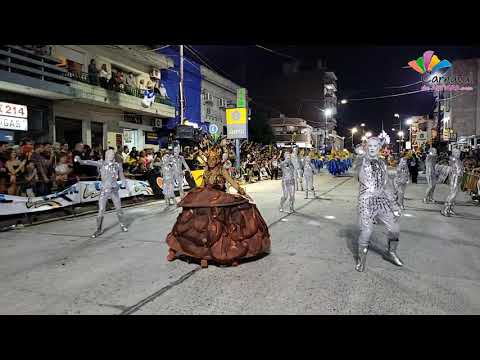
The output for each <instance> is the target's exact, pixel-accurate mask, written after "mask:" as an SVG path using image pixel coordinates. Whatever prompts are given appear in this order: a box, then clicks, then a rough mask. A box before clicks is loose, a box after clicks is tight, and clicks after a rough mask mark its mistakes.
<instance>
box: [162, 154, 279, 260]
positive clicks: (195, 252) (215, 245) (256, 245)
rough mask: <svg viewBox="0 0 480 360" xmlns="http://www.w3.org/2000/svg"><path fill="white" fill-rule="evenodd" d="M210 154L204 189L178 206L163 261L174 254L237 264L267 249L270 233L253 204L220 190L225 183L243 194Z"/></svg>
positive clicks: (217, 160) (191, 193)
mask: <svg viewBox="0 0 480 360" xmlns="http://www.w3.org/2000/svg"><path fill="white" fill-rule="evenodd" d="M217 154H218V153H216V154H210V156H209V158H208V164H209V168H208V170H206V171H205V174H204V184H205V185H204V186H203V187H200V188H196V189H194V190H192V191H190V192H189V193H188V194H187V195H186V196H185V198H184V199H183V200H182V201H181V202H180V203H179V206H181V207H182V208H183V211H182V213H181V214H180V215H179V216H178V218H177V221H176V223H175V225H174V226H173V230H172V232H171V233H170V234H168V236H167V244H168V246H169V247H170V249H169V254H168V257H167V259H168V260H169V261H172V260H174V259H175V257H176V253H183V254H184V255H187V256H189V257H193V258H197V259H200V260H201V265H202V267H207V266H208V262H209V261H212V262H215V263H218V264H225V265H238V262H239V260H241V259H245V258H249V257H253V256H258V255H260V254H263V253H265V252H268V251H269V250H270V234H269V232H268V226H267V224H266V223H265V221H264V220H263V218H262V216H261V215H260V212H259V211H258V209H257V207H256V205H255V204H252V203H250V202H249V200H248V199H247V198H246V197H244V196H241V195H233V194H228V193H226V192H225V191H224V189H225V183H226V182H229V183H230V184H231V185H232V186H233V187H234V188H235V189H237V191H239V193H241V194H245V191H244V190H243V189H242V188H241V187H240V186H239V185H238V184H237V183H236V181H235V180H233V179H232V178H231V177H230V176H229V174H228V173H227V172H226V171H225V170H224V169H223V167H222V165H221V163H220V161H219V159H218V156H217Z"/></svg>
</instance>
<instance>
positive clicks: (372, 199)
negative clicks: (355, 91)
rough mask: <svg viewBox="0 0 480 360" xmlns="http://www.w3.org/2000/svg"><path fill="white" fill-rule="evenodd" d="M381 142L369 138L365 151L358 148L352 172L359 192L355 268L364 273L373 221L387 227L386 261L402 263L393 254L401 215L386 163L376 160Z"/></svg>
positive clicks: (377, 139) (396, 243) (378, 139)
mask: <svg viewBox="0 0 480 360" xmlns="http://www.w3.org/2000/svg"><path fill="white" fill-rule="evenodd" d="M382 144H383V140H382V139H381V138H377V137H371V138H369V139H368V141H367V151H366V152H365V150H363V149H362V148H361V147H357V149H356V153H357V157H356V159H355V163H354V170H355V171H357V173H358V181H359V183H360V192H359V196H358V217H359V225H360V236H359V239H358V258H357V264H356V266H355V269H356V270H357V271H360V272H362V271H364V270H365V262H366V258H367V252H368V246H369V243H370V236H371V235H372V231H373V220H374V219H377V220H379V221H381V222H383V223H384V224H385V226H386V228H387V231H388V234H387V237H388V248H387V251H386V253H385V254H384V255H383V256H384V258H385V259H387V260H389V261H391V262H393V263H394V264H395V265H397V266H402V265H403V262H402V261H401V260H400V258H399V257H398V256H397V254H396V249H397V246H398V237H399V234H400V226H399V224H398V219H399V218H400V216H401V213H400V208H399V206H398V204H397V203H396V201H395V195H394V193H393V189H392V188H391V184H390V180H389V177H388V173H387V164H386V163H385V161H383V160H382V159H380V158H379V150H380V148H381V147H382Z"/></svg>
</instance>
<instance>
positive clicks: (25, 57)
mask: <svg viewBox="0 0 480 360" xmlns="http://www.w3.org/2000/svg"><path fill="white" fill-rule="evenodd" d="M60 63H61V62H60V60H59V59H56V58H54V57H51V56H49V55H45V54H42V53H39V52H36V51H34V50H31V49H28V48H25V47H22V46H17V45H0V70H4V71H8V72H10V73H17V74H21V75H25V76H30V77H33V78H37V79H40V80H44V81H49V82H54V83H57V84H63V85H66V84H68V83H69V82H70V81H71V80H70V79H69V78H67V77H65V73H66V70H65V69H63V68H61V67H59V66H58V65H59V64H60Z"/></svg>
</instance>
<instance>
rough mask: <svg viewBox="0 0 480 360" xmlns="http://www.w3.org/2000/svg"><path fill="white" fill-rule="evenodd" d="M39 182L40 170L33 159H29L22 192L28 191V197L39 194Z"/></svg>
mask: <svg viewBox="0 0 480 360" xmlns="http://www.w3.org/2000/svg"><path fill="white" fill-rule="evenodd" d="M38 182H39V178H38V171H37V168H36V167H35V163H34V162H33V161H30V160H28V161H27V163H26V164H25V183H24V185H23V186H22V193H26V195H27V196H28V197H33V196H35V195H36V194H37V184H38Z"/></svg>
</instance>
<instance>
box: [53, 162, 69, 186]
mask: <svg viewBox="0 0 480 360" xmlns="http://www.w3.org/2000/svg"><path fill="white" fill-rule="evenodd" d="M72 171H73V168H72V166H71V165H70V164H68V158H67V156H66V155H60V158H59V162H58V164H57V166H56V167H55V183H56V185H57V187H58V188H60V189H63V188H64V187H65V185H66V184H67V182H68V176H69V175H70V173H71V172H72Z"/></svg>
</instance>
